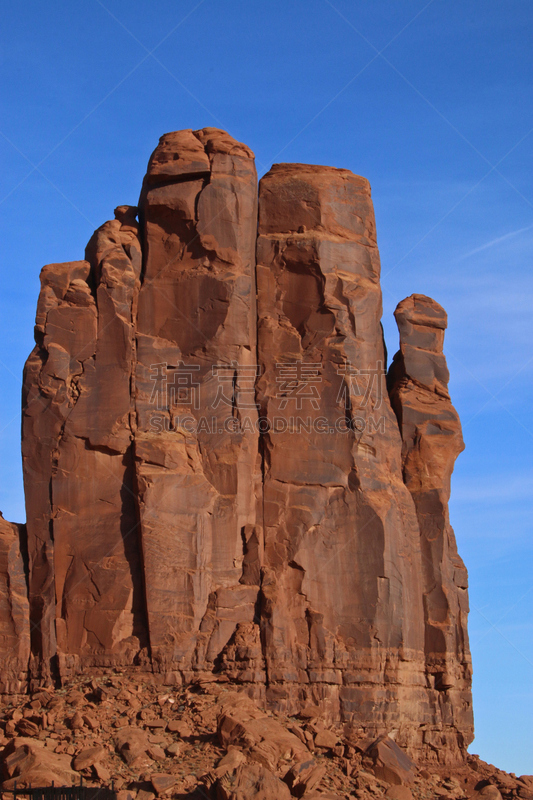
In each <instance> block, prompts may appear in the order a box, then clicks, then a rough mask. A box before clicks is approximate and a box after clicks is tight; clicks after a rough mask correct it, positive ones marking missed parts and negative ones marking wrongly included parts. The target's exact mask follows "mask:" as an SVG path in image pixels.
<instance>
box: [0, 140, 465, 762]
mask: <svg viewBox="0 0 533 800" xmlns="http://www.w3.org/2000/svg"><path fill="white" fill-rule="evenodd" d="M115 217H116V218H115V219H114V220H112V221H109V222H106V223H105V224H104V225H102V227H101V228H99V229H98V230H97V231H96V232H95V234H94V235H93V237H92V238H91V240H90V242H89V244H88V246H87V249H86V253H85V260H83V261H77V262H69V263H66V264H53V265H49V266H47V267H45V268H44V269H43V271H42V273H41V287H42V288H41V293H40V297H39V302H38V308H37V318H36V327H35V337H36V346H35V349H34V350H33V352H32V353H31V355H30V357H29V359H28V361H27V364H26V369H25V375H24V398H23V442H22V451H23V466H24V478H25V491H26V501H27V530H25V531H22V529H21V536H20V537H15V539H13V536H14V532H15V529H14V528H13V527H9V525H7V527H6V530H5V533H3V529H2V531H0V545H1V547H0V554H1V553H2V552H5V553H6V554H7V553H8V552H9V553H11V555H10V556H9V557H8V556H7V555H6V557H5V558H4V560H3V561H1V562H0V567H1V572H2V576H1V577H2V580H3V581H4V583H3V586H2V589H3V595H2V598H3V599H2V600H1V603H3V605H1V603H0V612H1V613H0V616H1V624H2V625H3V626H4V628H3V629H5V631H6V633H5V637H6V638H5V641H6V643H8V648H7V655H6V656H5V664H6V675H7V680H6V682H5V684H4V691H5V692H6V693H7V692H14V691H22V690H24V689H25V688H27V686H28V685H29V687H30V688H31V689H32V690H35V689H37V688H41V689H47V690H48V689H49V688H51V687H54V686H55V687H57V686H60V685H66V682H68V681H70V680H73V679H75V678H76V675H79V674H84V675H87V674H89V675H91V674H96V673H97V672H98V670H101V669H104V668H116V669H121V670H124V669H126V670H128V669H129V670H133V671H135V670H140V671H141V672H142V673H143V674H148V673H151V674H153V675H154V676H155V677H154V679H156V680H157V681H158V682H159V685H160V686H161V687H163V686H165V687H169V688H168V691H171V689H172V687H177V686H187V685H192V684H195V685H197V684H198V683H203V682H206V681H210V682H212V681H215V682H219V683H221V684H225V683H226V682H229V683H230V684H232V685H235V686H238V687H240V688H242V689H243V690H245V691H246V693H247V695H248V696H249V697H250V698H253V700H254V701H255V702H256V704H257V705H258V707H260V708H263V709H268V710H269V711H270V712H276V713H278V714H281V715H286V716H294V715H298V714H300V713H302V712H303V710H304V709H306V708H307V707H309V706H311V707H313V708H316V709H319V710H320V719H321V720H322V724H323V725H341V724H349V725H351V726H352V727H353V728H354V729H357V730H358V731H359V732H360V736H361V737H362V738H364V739H365V740H366V741H367V742H370V741H375V740H377V739H378V738H379V737H381V736H387V735H389V734H391V735H392V733H393V732H394V737H395V741H396V742H397V744H398V745H399V746H400V747H401V748H403V749H404V750H405V752H406V753H408V754H409V756H410V757H412V758H414V759H416V760H417V761H420V762H422V761H424V762H427V763H432V764H435V765H436V764H440V765H453V764H460V763H462V762H463V761H464V758H465V754H466V747H467V745H468V743H469V742H470V741H471V740H472V735H473V721H472V701H471V693H470V686H471V663H470V654H469V648H468V636H467V627H466V620H467V612H468V597H467V576H466V570H465V568H464V565H463V563H462V561H461V559H460V557H459V555H458V553H457V548H456V543H455V540H454V536H453V531H452V529H451V527H450V524H449V520H448V511H447V502H448V498H449V487H450V475H451V472H452V470H453V465H454V461H455V458H456V456H457V455H458V453H459V452H460V451H461V449H462V446H463V445H462V438H461V429H460V423H459V420H458V417H457V414H456V412H455V410H454V408H453V406H452V405H451V401H450V398H449V395H448V391H447V381H448V373H447V369H446V363H445V358H444V355H443V352H442V347H443V337H444V329H445V327H446V316H445V313H444V311H443V310H442V309H441V307H440V306H439V305H438V304H437V303H435V302H434V301H433V300H431V299H430V298H427V297H424V296H421V295H412V296H411V297H410V298H408V299H406V300H404V301H402V303H400V305H399V306H398V309H397V311H396V318H397V321H398V325H399V330H400V351H399V353H398V354H397V355H396V356H395V358H394V360H393V363H392V366H391V369H390V370H389V374H388V376H386V353H385V347H384V341H383V335H382V330H381V324H380V317H381V289H380V283H379V274H380V263H379V253H378V248H377V244H376V230H375V221H374V212H373V207H372V201H371V197H370V186H369V184H368V181H366V180H365V179H364V178H361V177H359V176H357V175H354V174H353V173H351V172H349V171H348V170H344V169H334V168H331V167H321V166H310V165H303V164H281V165H274V166H273V167H272V169H271V170H270V172H269V173H268V174H267V175H265V176H264V177H263V178H262V180H261V181H260V183H259V187H258V186H257V178H256V172H255V167H254V159H253V153H252V152H251V151H250V149H249V148H248V147H246V146H245V145H243V144H241V143H239V142H236V141H235V140H234V139H232V138H231V137H230V136H229V135H228V134H227V133H225V132H224V131H220V130H218V129H214V128H205V129H203V130H201V131H190V130H186V131H179V132H175V133H170V134H166V135H165V136H163V137H162V138H161V140H160V143H159V145H158V147H157V148H156V150H155V151H154V153H153V154H152V156H151V158H150V161H149V164H148V170H147V174H146V177H145V180H144V183H143V187H142V191H141V196H140V200H139V206H138V208H133V207H128V206H119V207H118V208H117V209H116V210H115ZM1 537H4V538H1ZM10 537H11V538H10ZM19 539H20V541H21V542H22V545H21V548H20V554H18V551H17V547H16V545H17V542H18V541H19ZM4 542H5V545H4ZM13 547H15V549H13ZM2 548H3V549H2ZM4 562H5V563H4ZM12 575H13V576H15V577H14V579H12V578H11V576H12ZM24 577H26V578H27V583H28V602H27V600H26V595H25V590H24V586H23V584H22V583H21V581H22V580H23V578H24ZM17 581H18V583H17ZM21 586H22V589H21ZM28 603H29V605H28ZM10 637H11V638H10ZM30 639H31V652H29V642H30ZM161 691H163V690H161ZM180 691H181V690H180ZM304 738H305V737H304Z"/></svg>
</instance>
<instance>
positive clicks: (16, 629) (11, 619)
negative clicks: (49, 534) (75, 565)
mask: <svg viewBox="0 0 533 800" xmlns="http://www.w3.org/2000/svg"><path fill="white" fill-rule="evenodd" d="M25 538H26V532H25V530H24V526H23V525H15V524H14V523H13V522H6V521H5V519H3V517H2V515H1V514H0V694H11V693H17V692H22V691H24V690H25V689H26V688H27V682H28V659H29V656H30V614H29V605H28V591H27V586H26V569H25V565H24V558H23V553H22V552H21V546H22V548H24V545H25Z"/></svg>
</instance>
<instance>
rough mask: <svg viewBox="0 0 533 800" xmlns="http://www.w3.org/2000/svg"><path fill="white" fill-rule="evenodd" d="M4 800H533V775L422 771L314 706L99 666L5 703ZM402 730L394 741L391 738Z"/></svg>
mask: <svg viewBox="0 0 533 800" xmlns="http://www.w3.org/2000/svg"><path fill="white" fill-rule="evenodd" d="M2 717H3V720H4V721H3V722H2V728H3V735H2V733H1V732H0V747H1V751H0V757H1V761H2V775H1V777H2V779H3V783H2V789H3V795H2V796H3V798H6V800H7V798H9V797H10V796H11V795H10V792H11V791H12V789H13V788H14V786H15V782H16V783H17V786H18V787H19V788H23V787H27V786H28V785H29V784H32V785H33V786H37V785H41V786H42V785H50V784H51V783H52V781H54V782H55V785H56V786H57V785H65V784H66V785H70V784H71V783H73V784H76V783H79V782H80V781H83V783H84V784H85V785H90V786H101V785H104V786H113V787H114V789H115V791H117V792H118V800H154V799H155V798H156V797H162V798H168V800H170V798H182V800H187V799H188V800H291V798H298V797H301V798H303V800H349V798H359V800H379V799H380V798H388V800H430V798H431V799H433V798H440V799H441V800H466V799H467V798H473V800H502V798H504V800H532V798H533V776H531V775H529V776H527V775H524V776H521V777H519V778H517V777H516V776H515V775H508V774H506V773H504V772H502V771H501V770H498V769H497V768H496V767H493V766H492V765H490V764H486V763H484V762H483V761H481V760H480V759H479V758H478V757H477V756H468V758H467V759H466V760H465V762H464V763H463V764H462V765H459V766H455V767H446V766H438V765H431V766H426V767H421V768H419V767H417V766H416V765H415V764H414V763H413V762H412V761H411V760H410V759H409V758H408V756H407V755H406V754H405V753H404V752H403V751H402V750H401V749H400V748H399V747H398V745H397V744H396V742H395V741H394V738H391V737H389V736H382V737H379V738H378V740H377V741H375V742H372V741H369V740H368V739H366V738H365V735H364V731H363V729H362V728H358V727H357V726H355V725H353V724H350V723H348V724H345V725H328V724H325V723H324V721H323V719H322V718H321V715H320V709H319V708H317V707H316V706H312V705H309V706H305V707H304V708H302V710H301V711H300V713H299V714H298V716H297V717H287V716H285V715H282V714H277V713H274V712H264V711H262V710H261V709H259V708H258V707H257V705H256V704H255V703H254V702H253V701H251V700H250V698H249V697H248V696H247V695H246V694H245V693H244V692H240V693H239V692H235V691H234V689H233V687H232V686H231V685H230V684H229V682H228V683H226V684H224V683H220V682H212V683H202V684H196V685H195V686H191V687H188V688H179V689H173V690H171V691H162V690H161V687H160V686H158V685H157V683H156V682H155V681H154V678H153V676H152V677H150V676H148V675H146V674H145V675H143V674H142V673H140V672H137V673H131V672H130V673H128V674H121V673H120V672H119V671H118V670H108V671H102V670H95V675H94V677H93V678H92V679H91V680H90V681H88V680H87V679H82V678H75V679H72V680H71V681H69V682H68V685H66V686H65V687H63V688H62V689H59V690H54V689H47V690H39V691H37V692H35V693H33V694H32V695H31V697H26V698H19V699H17V698H11V700H10V701H9V702H8V703H7V704H5V705H4V706H3V707H2ZM393 735H394V734H393Z"/></svg>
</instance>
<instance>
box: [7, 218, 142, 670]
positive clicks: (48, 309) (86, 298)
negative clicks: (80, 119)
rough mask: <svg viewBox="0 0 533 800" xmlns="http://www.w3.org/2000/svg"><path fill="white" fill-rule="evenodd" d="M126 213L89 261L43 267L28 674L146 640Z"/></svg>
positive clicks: (32, 414) (122, 659) (119, 653)
mask: <svg viewBox="0 0 533 800" xmlns="http://www.w3.org/2000/svg"><path fill="white" fill-rule="evenodd" d="M134 216H135V212H133V215H132V214H131V213H128V209H127V208H124V207H122V208H119V209H117V217H118V219H116V220H113V221H111V222H107V223H105V225H103V226H102V227H101V228H99V229H98V231H96V233H95V234H94V236H93V237H92V239H91V241H90V242H89V245H88V248H87V259H88V260H87V261H79V262H73V263H67V264H53V265H50V266H48V267H45V268H44V269H43V271H42V273H41V285H42V288H41V294H40V297H39V304H38V308H37V319H36V328H35V331H36V341H37V345H36V347H35V349H34V351H33V353H32V354H31V355H30V357H29V359H28V362H27V364H26V369H25V375H24V395H23V409H24V410H23V445H22V453H23V466H24V477H25V491H26V499H27V508H28V551H29V566H30V586H29V596H30V610H31V621H32V625H33V626H34V627H35V634H34V637H33V652H34V656H35V665H34V667H35V668H34V675H35V676H37V674H39V673H40V674H41V675H42V678H43V679H44V680H46V679H48V678H50V676H52V677H53V676H54V674H56V673H57V671H58V670H59V673H60V674H61V675H62V676H65V675H67V674H68V673H69V671H70V670H71V669H78V668H80V667H81V666H90V665H91V664H98V663H102V664H109V663H131V662H132V661H133V660H134V659H135V658H136V657H138V656H139V654H140V652H141V651H142V649H143V648H145V647H146V645H147V631H146V622H145V609H144V603H143V580H142V571H141V564H140V549H139V540H138V531H137V522H136V511H135V492H134V464H133V450H132V411H133V406H132V397H131V386H132V375H133V363H134V352H135V341H134V322H135V315H136V304H137V295H138V290H139V275H140V270H141V251H140V245H139V239H138V233H137V224H136V222H135V220H134ZM132 532H133V534H132Z"/></svg>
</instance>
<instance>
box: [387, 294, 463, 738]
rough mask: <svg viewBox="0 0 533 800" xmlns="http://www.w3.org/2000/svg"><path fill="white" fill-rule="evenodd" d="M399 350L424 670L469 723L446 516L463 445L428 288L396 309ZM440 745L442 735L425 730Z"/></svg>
mask: <svg viewBox="0 0 533 800" xmlns="http://www.w3.org/2000/svg"><path fill="white" fill-rule="evenodd" d="M394 316H395V317H396V321H397V323H398V328H399V331H400V350H399V352H398V353H397V354H396V355H395V356H394V360H393V363H392V365H391V368H390V370H389V376H388V382H389V391H390V396H391V402H392V406H393V408H394V410H395V412H396V415H397V418H398V423H399V426H400V431H401V434H402V441H403V444H402V461H403V475H404V481H405V484H406V486H407V488H408V489H409V491H410V492H411V495H412V497H413V500H414V503H415V508H416V513H417V517H418V524H419V528H420V545H421V553H422V575H423V600H424V626H425V653H426V670H427V674H428V679H429V680H430V682H431V685H433V686H434V687H435V689H436V690H437V691H438V692H439V694H438V701H439V706H440V707H441V708H442V711H443V714H444V716H445V717H450V716H451V715H453V713H454V711H455V715H456V716H457V718H458V720H459V723H460V725H461V727H464V729H465V730H466V731H468V730H469V729H471V728H472V716H471V709H470V684H471V677H472V675H471V659H470V652H469V647H468V630H467V616H468V593H467V588H468V576H467V572H466V569H465V566H464V564H463V561H462V559H461V557H460V556H459V554H458V552H457V545H456V542H455V536H454V533H453V529H452V527H451V525H450V522H449V517H448V500H449V498H450V478H451V474H452V471H453V466H454V463H455V459H456V458H457V456H458V455H459V453H461V451H462V450H463V449H464V444H463V437H462V433H461V423H460V421H459V416H458V414H457V412H456V410H455V409H454V407H453V406H452V404H451V401H450V396H449V394H448V378H449V373H448V369H447V366H446V359H445V357H444V355H443V352H442V347H443V341H444V331H445V329H446V325H447V317H446V312H445V311H444V309H443V308H442V307H441V306H439V305H438V303H436V302H435V301H434V300H432V299H431V298H429V297H425V296H424V295H420V294H414V295H411V297H408V298H407V299H405V300H403V301H402V302H401V303H399V305H398V307H397V308H396V311H395V312H394ZM426 741H427V742H428V743H429V744H431V745H433V746H435V747H436V748H438V747H439V746H440V747H442V746H443V745H446V742H445V741H443V740H442V737H441V736H439V735H436V736H434V737H431V736H430V735H429V734H428V735H427V736H426Z"/></svg>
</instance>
